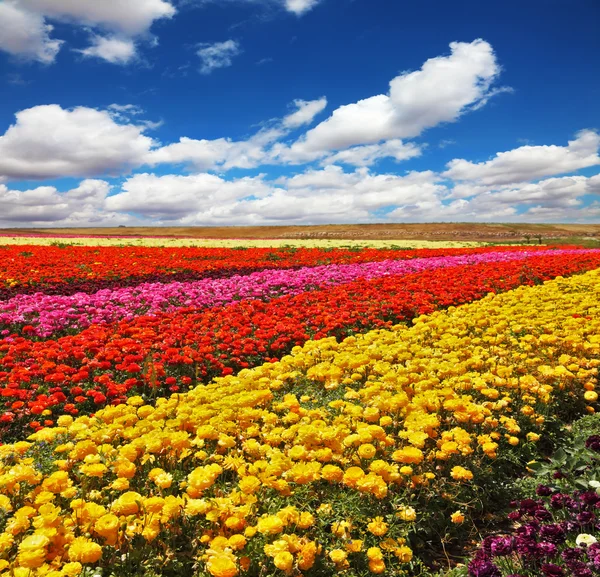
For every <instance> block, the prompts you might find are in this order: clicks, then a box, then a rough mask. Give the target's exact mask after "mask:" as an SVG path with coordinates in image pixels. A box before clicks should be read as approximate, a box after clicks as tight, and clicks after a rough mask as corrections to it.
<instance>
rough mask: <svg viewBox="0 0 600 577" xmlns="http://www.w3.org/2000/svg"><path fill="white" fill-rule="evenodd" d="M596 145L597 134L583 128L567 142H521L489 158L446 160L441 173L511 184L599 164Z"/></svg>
mask: <svg viewBox="0 0 600 577" xmlns="http://www.w3.org/2000/svg"><path fill="white" fill-rule="evenodd" d="M599 147H600V134H598V133H597V132H594V131H592V130H582V131H581V132H579V133H578V134H577V136H576V138H575V140H570V141H569V142H568V145H567V146H556V145H545V146H521V147H519V148H515V149H514V150H509V151H507V152H499V153H498V154H496V156H495V157H494V158H492V159H491V160H488V161H486V162H479V163H473V162H469V161H468V160H465V159H454V160H452V161H450V162H449V163H448V165H447V168H448V170H446V172H444V173H443V175H444V176H445V177H447V178H451V179H453V180H456V181H465V182H467V183H474V184H475V185H486V186H493V185H502V184H510V183H513V182H520V181H524V180H532V179H535V178H542V177H545V176H550V175H554V174H565V173H568V172H574V171H576V170H579V169H581V168H587V167H590V166H595V165H598V164H600V156H598V148H599ZM466 189H467V190H468V186H467V187H466Z"/></svg>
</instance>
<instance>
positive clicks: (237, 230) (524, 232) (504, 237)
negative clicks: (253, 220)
mask: <svg viewBox="0 0 600 577" xmlns="http://www.w3.org/2000/svg"><path fill="white" fill-rule="evenodd" d="M0 234H9V235H16V236H18V235H21V234H22V235H31V234H44V235H48V234H51V235H57V236H60V235H78V236H164V237H192V238H240V239H242V238H257V239H260V238H290V239H302V238H336V239H384V240H389V239H398V240H401V239H405V240H419V239H420V240H458V241H460V240H464V241H484V242H506V241H521V242H523V241H527V240H529V241H530V242H536V241H538V237H539V236H541V239H542V240H544V241H547V240H552V239H555V240H558V241H563V242H564V241H565V240H567V239H569V238H577V239H585V238H588V239H589V240H592V239H598V241H600V224H477V223H475V224H473V223H430V224H348V225H346V224H340V225H319V226H240V227H233V226H232V227H112V228H70V229H68V228H38V229H4V230H0Z"/></svg>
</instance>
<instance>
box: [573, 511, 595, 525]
mask: <svg viewBox="0 0 600 577" xmlns="http://www.w3.org/2000/svg"><path fill="white" fill-rule="evenodd" d="M595 519H596V516H595V515H594V514H593V513H590V512H589V511H582V512H581V513H579V514H578V515H577V522H578V523H581V524H582V525H588V524H589V523H593V522H594V521H595Z"/></svg>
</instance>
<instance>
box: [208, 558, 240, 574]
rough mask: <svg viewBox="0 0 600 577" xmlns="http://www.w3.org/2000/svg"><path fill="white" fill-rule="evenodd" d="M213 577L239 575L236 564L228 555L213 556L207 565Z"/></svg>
mask: <svg viewBox="0 0 600 577" xmlns="http://www.w3.org/2000/svg"><path fill="white" fill-rule="evenodd" d="M206 568H207V569H208V572H209V573H210V574H211V575H213V577H235V576H236V575H237V574H238V568H237V566H236V564H235V563H234V562H233V561H232V560H231V559H230V558H229V557H228V556H227V555H213V556H211V557H210V558H209V560H208V562H207V563H206Z"/></svg>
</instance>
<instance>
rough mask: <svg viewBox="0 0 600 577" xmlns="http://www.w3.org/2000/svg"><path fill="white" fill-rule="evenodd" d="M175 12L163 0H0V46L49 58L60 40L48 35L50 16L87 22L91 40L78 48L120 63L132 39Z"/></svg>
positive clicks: (130, 54) (132, 52) (127, 58)
mask: <svg viewBox="0 0 600 577" xmlns="http://www.w3.org/2000/svg"><path fill="white" fill-rule="evenodd" d="M175 12H176V10H175V7H174V6H173V5H172V4H171V3H170V2H167V1H166V0H127V1H123V0H4V1H3V2H2V3H0V49H1V50H5V51H7V52H9V53H11V54H15V55H18V56H22V57H25V58H33V59H36V60H39V61H41V62H45V63H50V62H53V61H54V59H55V57H56V54H57V53H58V51H59V50H60V47H61V45H62V44H63V41H62V40H56V39H51V38H50V37H49V33H50V32H51V31H52V29H53V28H52V26H51V25H50V24H48V23H47V22H46V21H47V20H48V19H50V20H58V21H61V22H68V23H70V24H73V25H76V26H83V27H86V28H88V27H91V28H92V29H93V33H92V38H91V41H92V44H91V46H89V47H88V48H85V49H83V50H81V52H82V53H83V54H85V55H87V56H96V57H99V58H103V59H104V60H106V61H107V62H111V63H117V64H123V63H125V62H129V61H131V60H132V59H133V56H134V55H135V44H134V42H133V38H135V37H139V36H140V35H143V34H145V33H146V32H148V31H149V30H150V27H151V26H152V24H153V23H154V22H155V21H156V20H159V19H162V18H171V17H172V16H173V15H174V14H175ZM98 30H100V31H102V32H103V33H102V34H98ZM105 32H109V33H111V34H109V35H106V34H105Z"/></svg>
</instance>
